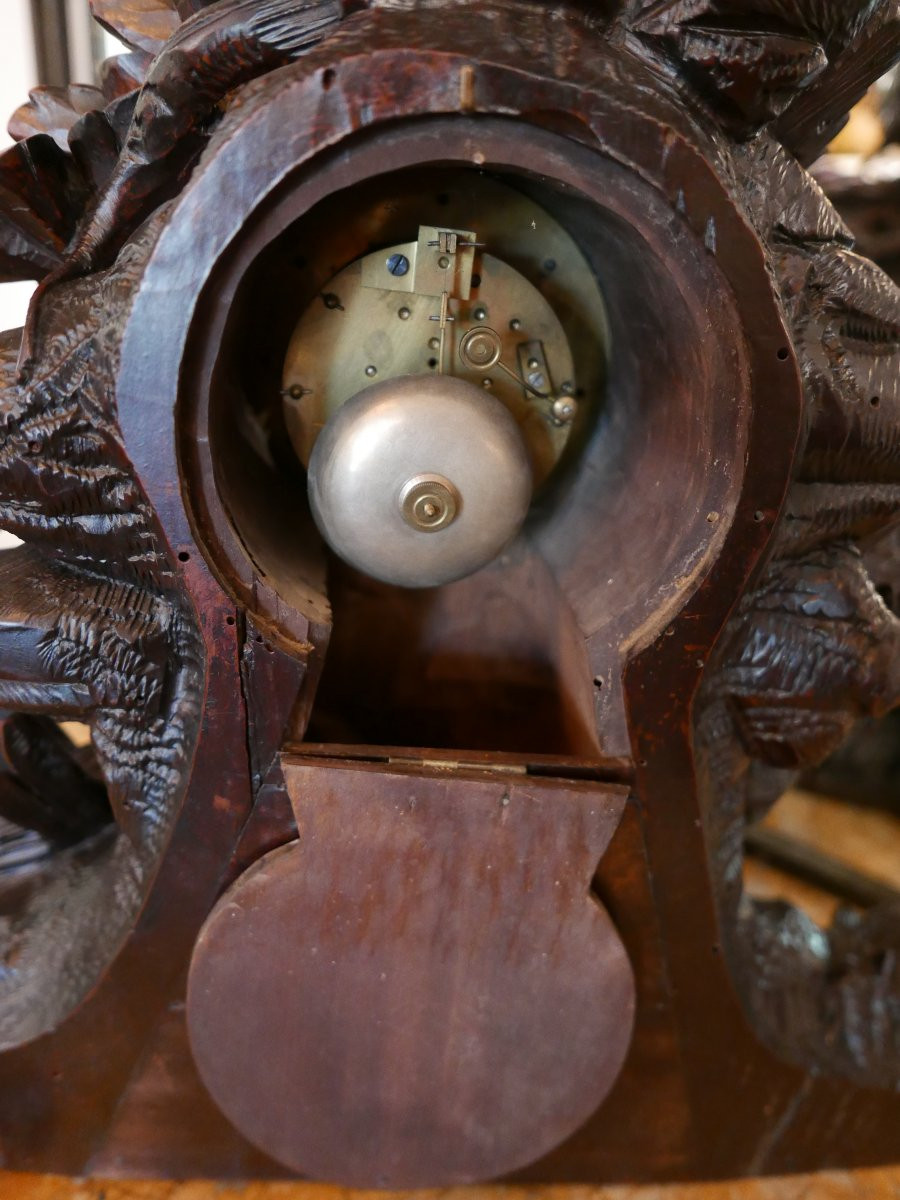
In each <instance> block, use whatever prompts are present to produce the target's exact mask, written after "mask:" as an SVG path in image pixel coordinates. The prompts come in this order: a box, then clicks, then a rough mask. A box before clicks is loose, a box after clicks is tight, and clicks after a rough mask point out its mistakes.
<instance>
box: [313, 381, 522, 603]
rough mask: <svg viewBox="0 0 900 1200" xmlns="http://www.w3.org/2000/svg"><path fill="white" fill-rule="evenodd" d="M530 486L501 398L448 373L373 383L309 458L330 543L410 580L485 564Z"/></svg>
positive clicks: (440, 579)
mask: <svg viewBox="0 0 900 1200" xmlns="http://www.w3.org/2000/svg"><path fill="white" fill-rule="evenodd" d="M532 486H533V482H532V469H531V464H530V460H529V454H528V450H527V448H526V446H525V443H524V441H523V438H522V435H521V433H520V432H519V429H518V427H517V425H516V422H515V420H514V419H513V418H512V416H510V414H509V412H508V411H507V409H506V408H505V407H504V405H503V404H501V403H500V402H499V401H498V400H495V399H494V398H493V397H492V396H489V395H487V394H486V393H485V392H484V391H483V390H482V389H479V388H476V387H475V386H473V385H472V384H470V383H465V382H464V381H462V380H460V379H454V378H451V377H449V376H443V375H439V376H432V377H427V376H425V377H423V376H415V377H413V376H406V377H404V378H401V379H392V380H388V381H386V382H384V383H376V384H373V385H372V386H371V387H369V388H366V389H365V390H364V391H362V392H360V393H359V394H358V395H357V396H355V397H354V398H353V399H352V400H349V401H348V402H347V403H346V404H344V405H343V406H342V407H341V409H340V411H339V412H338V413H337V414H336V415H335V416H334V417H333V418H332V419H331V420H330V421H329V422H328V424H327V426H326V427H325V429H324V430H323V431H322V433H321V435H320V437H319V439H318V441H317V442H316V445H315V448H314V450H313V453H312V457H311V459H310V464H309V497H310V505H311V508H312V512H313V516H314V517H315V520H316V524H317V525H318V527H319V531H320V532H321V534H322V536H323V537H324V538H325V540H326V541H327V542H328V544H329V545H330V546H331V547H332V549H333V550H334V551H335V553H336V554H338V555H339V556H340V557H341V558H343V559H344V560H345V561H346V562H348V563H350V564H351V565H352V566H354V567H357V568H358V569H359V570H361V571H364V572H365V573H366V574H368V575H372V576H374V577H375V578H376V579H381V580H383V581H384V582H386V583H392V584H397V585H399V586H402V587H436V586H438V585H440V584H444V583H449V582H451V581H453V580H455V579H461V578H463V577H464V576H466V575H470V574H472V572H474V571H477V570H479V569H480V568H481V567H483V566H486V565H487V564H488V563H489V562H491V560H492V559H493V558H495V557H496V555H497V554H498V553H499V552H500V551H501V550H502V549H503V547H504V546H505V545H506V544H507V543H508V542H509V541H510V540H511V539H512V538H513V537H515V535H516V533H517V532H518V531H519V529H520V527H521V525H522V522H523V521H524V519H525V515H526V513H527V511H528V506H529V503H530V501H531V495H532Z"/></svg>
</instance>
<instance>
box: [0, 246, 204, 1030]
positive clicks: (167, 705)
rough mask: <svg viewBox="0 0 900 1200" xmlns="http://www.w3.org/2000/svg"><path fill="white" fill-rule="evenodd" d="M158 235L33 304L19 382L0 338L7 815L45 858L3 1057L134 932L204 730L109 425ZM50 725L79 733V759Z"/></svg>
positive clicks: (194, 656) (15, 952)
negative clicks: (32, 326) (32, 358)
mask: <svg viewBox="0 0 900 1200" xmlns="http://www.w3.org/2000/svg"><path fill="white" fill-rule="evenodd" d="M154 235H155V230H154V228H153V227H152V226H150V227H148V229H147V230H145V231H144V234H143V236H142V238H141V239H139V240H138V242H136V243H135V244H132V245H131V246H129V247H128V248H127V249H126V251H125V252H123V254H122V255H121V257H120V259H119V262H118V263H117V264H116V266H115V267H114V268H113V269H112V270H111V271H109V272H107V273H106V274H105V275H104V276H99V277H95V278H94V279H91V280H88V281H80V282H78V283H75V284H71V285H69V286H68V287H64V288H62V289H61V291H60V293H59V294H58V298H57V297H56V296H55V297H54V299H53V302H52V303H48V304H46V305H44V306H43V309H42V315H41V321H40V324H39V328H38V337H39V346H40V350H41V353H40V367H39V368H37V369H36V370H35V371H34V372H33V373H32V374H31V375H30V376H29V377H28V378H26V379H25V380H21V381H20V380H18V379H17V377H16V373H15V370H14V367H13V363H14V360H15V355H16V353H17V351H18V345H17V339H16V338H15V336H9V335H7V336H6V338H5V339H4V343H3V351H4V361H3V371H2V388H0V424H2V428H3V439H2V445H0V526H2V527H4V528H6V529H9V530H11V531H13V532H15V533H17V534H18V535H19V537H21V538H22V539H23V540H24V541H25V545H24V546H23V547H21V548H20V549H17V550H13V551H5V552H4V553H3V554H2V555H0V618H2V628H0V707H2V708H3V709H5V710H6V711H7V712H12V713H15V714H19V715H16V716H12V717H11V718H10V719H9V720H8V721H7V722H6V726H5V742H4V746H5V757H6V762H7V767H8V771H7V774H6V775H5V776H3V777H2V784H0V816H2V817H4V818H5V820H6V822H12V823H13V824H14V825H15V826H17V827H18V828H19V829H23V830H29V829H31V830H33V831H34V832H35V833H37V834H39V835H40V836H41V837H42V838H43V839H44V840H45V841H46V842H47V843H48V847H55V853H54V854H52V855H51V856H49V857H48V858H46V859H45V860H44V861H42V862H41V863H39V864H38V869H39V871H40V880H39V882H40V886H39V887H35V888H33V889H32V890H31V891H29V892H27V893H26V898H25V900H24V902H22V901H20V902H19V903H18V904H17V905H15V906H14V907H13V908H12V909H11V910H8V911H9V915H8V916H7V917H6V918H5V920H4V923H3V926H2V927H0V1044H2V1045H13V1044H17V1043H19V1042H21V1041H24V1040H28V1039H30V1038H33V1037H35V1036H37V1035H38V1034H39V1033H41V1032H44V1031H45V1030H46V1029H48V1028H51V1027H53V1026H54V1025H55V1024H57V1023H58V1022H59V1020H60V1019H61V1018H62V1017H63V1016H64V1015H65V1013H66V1012H67V1011H68V1010H69V1009H70V1008H71V1007H73V1006H74V1005H75V1004H76V1003H77V1002H78V1001H79V1000H80V999H81V998H82V996H83V995H84V993H85V991H86V990H87V989H89V988H91V987H93V985H94V984H95V982H96V979H97V977H98V975H99V973H100V972H101V971H102V970H103V969H104V967H105V966H106V965H107V964H108V962H109V961H110V959H111V957H112V955H113V954H114V953H115V951H116V949H117V948H118V946H119V945H120V943H121V941H122V939H123V938H124V937H125V936H126V935H127V933H128V930H129V928H130V926H131V923H132V922H133V920H134V917H135V915H136V911H137V908H138V906H139V904H140V902H141V899H142V897H143V894H144V892H145V889H146V887H147V885H148V882H149V880H150V878H151V877H152V873H153V871H154V869H155V866H156V864H157V862H158V860H159V856H160V854H161V852H162V849H163V847H164V845H165V842H166V840H167V837H168V834H169V832H170V831H171V828H172V824H173V821H174V819H175V815H176V813H177V811H178V805H179V803H180V799H181V795H182V792H183V788H184V785H185V782H186V776H187V770H188V766H189V762H190V756H191V752H192V747H193V743H194V741H195V739H196V736H197V731H198V726H199V715H200V713H199V701H200V687H201V678H202V650H201V643H200V639H199V635H198V631H197V628H196V624H195V620H194V617H193V614H192V612H191V609H190V606H189V604H188V603H187V601H186V600H185V598H184V595H183V593H182V591H181V589H180V587H178V585H177V580H176V577H175V574H174V572H173V569H172V566H171V563H170V561H169V554H168V551H167V549H166V546H165V541H164V539H163V537H162V534H161V531H160V529H159V526H158V522H157V520H156V517H155V514H154V513H153V510H152V509H151V507H150V506H149V504H148V502H147V500H146V498H145V497H144V495H143V492H142V490H141V488H140V485H139V484H138V482H137V481H136V479H135V478H134V474H133V471H132V470H131V467H130V464H129V462H128V458H127V456H126V454H125V451H124V449H123V447H122V444H121V435H120V433H119V430H118V426H117V423H116V410H115V395H114V386H113V379H114V375H115V370H116V361H117V339H118V331H119V328H120V322H121V318H122V316H123V314H124V312H125V310H126V307H127V302H128V296H129V293H130V289H131V288H132V287H133V286H134V283H135V280H136V278H137V277H138V275H139V272H140V269H141V266H142V263H143V260H144V257H145V255H146V252H147V248H148V246H149V245H150V244H152V240H153V237H154ZM60 719H69V720H72V719H74V720H79V721H82V722H84V723H85V724H87V725H89V726H90V729H91V734H92V748H91V751H90V752H87V751H86V752H84V753H83V754H82V755H81V756H80V757H79V756H78V754H77V753H76V752H75V751H73V749H72V748H71V746H69V745H68V744H67V743H66V741H65V740H64V739H63V737H62V735H61V734H60V733H59V732H58V730H57V729H56V725H55V721H56V720H60ZM110 818H114V823H113V824H110ZM5 828H7V829H9V825H8V824H7V825H6V826H5ZM20 843H21V839H19V840H18V841H15V840H14V841H13V842H12V843H11V845H12V846H13V848H14V849H17V848H18V846H19V845H20ZM10 866H11V864H10V862H9V861H8V860H4V859H0V891H2V889H3V887H4V880H5V877H6V874H7V871H6V870H5V869H4V868H9V867H10ZM3 964H5V965H3Z"/></svg>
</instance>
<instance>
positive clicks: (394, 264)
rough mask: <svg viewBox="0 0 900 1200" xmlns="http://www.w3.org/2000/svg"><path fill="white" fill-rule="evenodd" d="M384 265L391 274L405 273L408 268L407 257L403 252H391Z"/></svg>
mask: <svg viewBox="0 0 900 1200" xmlns="http://www.w3.org/2000/svg"><path fill="white" fill-rule="evenodd" d="M386 266H387V269H388V270H389V271H390V273H391V274H392V275H398V276H399V275H405V274H406V273H407V271H408V270H409V259H408V258H407V257H406V255H405V254H392V255H391V256H390V258H389V259H388V260H387V264H386Z"/></svg>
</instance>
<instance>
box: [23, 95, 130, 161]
mask: <svg viewBox="0 0 900 1200" xmlns="http://www.w3.org/2000/svg"><path fill="white" fill-rule="evenodd" d="M28 95H29V101H28V103H27V104H23V105H22V107H21V108H19V109H17V110H16V112H14V113H13V115H12V117H11V119H10V122H9V133H10V136H11V137H13V138H15V140H16V141H17V142H21V141H24V140H25V138H29V137H32V136H33V135H34V134H36V133H47V134H49V135H50V137H52V138H53V140H54V141H55V142H56V144H57V145H58V146H59V147H60V149H62V150H67V149H68V139H69V130H70V129H71V128H72V126H73V125H74V124H75V123H76V121H78V120H79V119H80V118H81V117H83V116H84V114H85V113H89V112H92V111H93V110H94V109H97V108H103V107H104V105H105V103H106V100H105V98H104V95H103V93H102V92H101V91H100V89H99V88H95V87H90V86H89V85H87V84H79V83H76V84H72V85H71V86H70V87H67V88H58V87H40V88H35V89H34V90H33V91H31V92H29V93H28Z"/></svg>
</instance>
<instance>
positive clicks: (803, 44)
mask: <svg viewBox="0 0 900 1200" xmlns="http://www.w3.org/2000/svg"><path fill="white" fill-rule="evenodd" d="M633 28H634V30H635V32H637V33H638V34H640V35H641V36H643V37H644V38H645V39H647V40H649V41H650V42H651V43H656V44H657V45H659V46H660V47H661V48H662V49H663V50H664V52H665V53H666V54H668V55H669V56H670V57H672V58H674V59H675V60H676V61H679V62H680V63H681V65H682V67H683V69H684V70H685V72H686V74H687V76H688V78H689V79H691V80H692V81H693V82H694V84H695V86H697V88H698V90H699V91H701V92H705V93H707V94H708V95H711V96H714V97H715V99H716V102H717V104H719V105H720V106H722V108H723V114H722V115H723V116H724V117H726V118H731V123H732V125H733V126H734V127H735V128H737V130H738V131H739V132H741V133H743V134H749V133H752V132H754V131H755V130H756V129H758V128H759V127H760V126H762V125H764V124H766V123H767V122H769V121H771V120H773V119H775V118H781V122H780V125H779V134H780V136H781V138H782V140H783V141H784V143H785V144H786V145H787V146H789V147H790V149H792V150H793V151H794V152H795V153H798V154H799V155H800V156H801V157H802V158H803V159H804V161H809V159H810V158H811V157H813V156H814V155H815V154H816V153H818V152H819V150H821V148H822V147H823V146H824V145H825V144H826V143H827V141H828V140H829V139H830V138H831V137H832V136H833V134H834V133H835V132H836V131H837V129H838V128H839V127H840V125H841V123H842V122H843V120H844V118H845V116H846V114H847V112H848V111H849V110H850V108H851V107H852V105H853V104H854V103H856V101H857V100H858V99H859V98H860V97H861V96H862V94H863V93H864V92H865V90H866V88H867V87H868V86H869V85H870V84H871V83H872V82H873V81H874V80H875V79H876V78H878V76H879V75H881V74H882V73H883V72H884V71H885V70H887V68H888V67H889V66H890V65H891V63H892V62H893V61H894V60H895V59H896V57H897V55H898V53H900V14H898V10H897V5H896V3H895V0H650V2H648V3H645V4H643V5H640V6H639V8H638V11H637V13H636V15H635V17H634V18H633Z"/></svg>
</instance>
